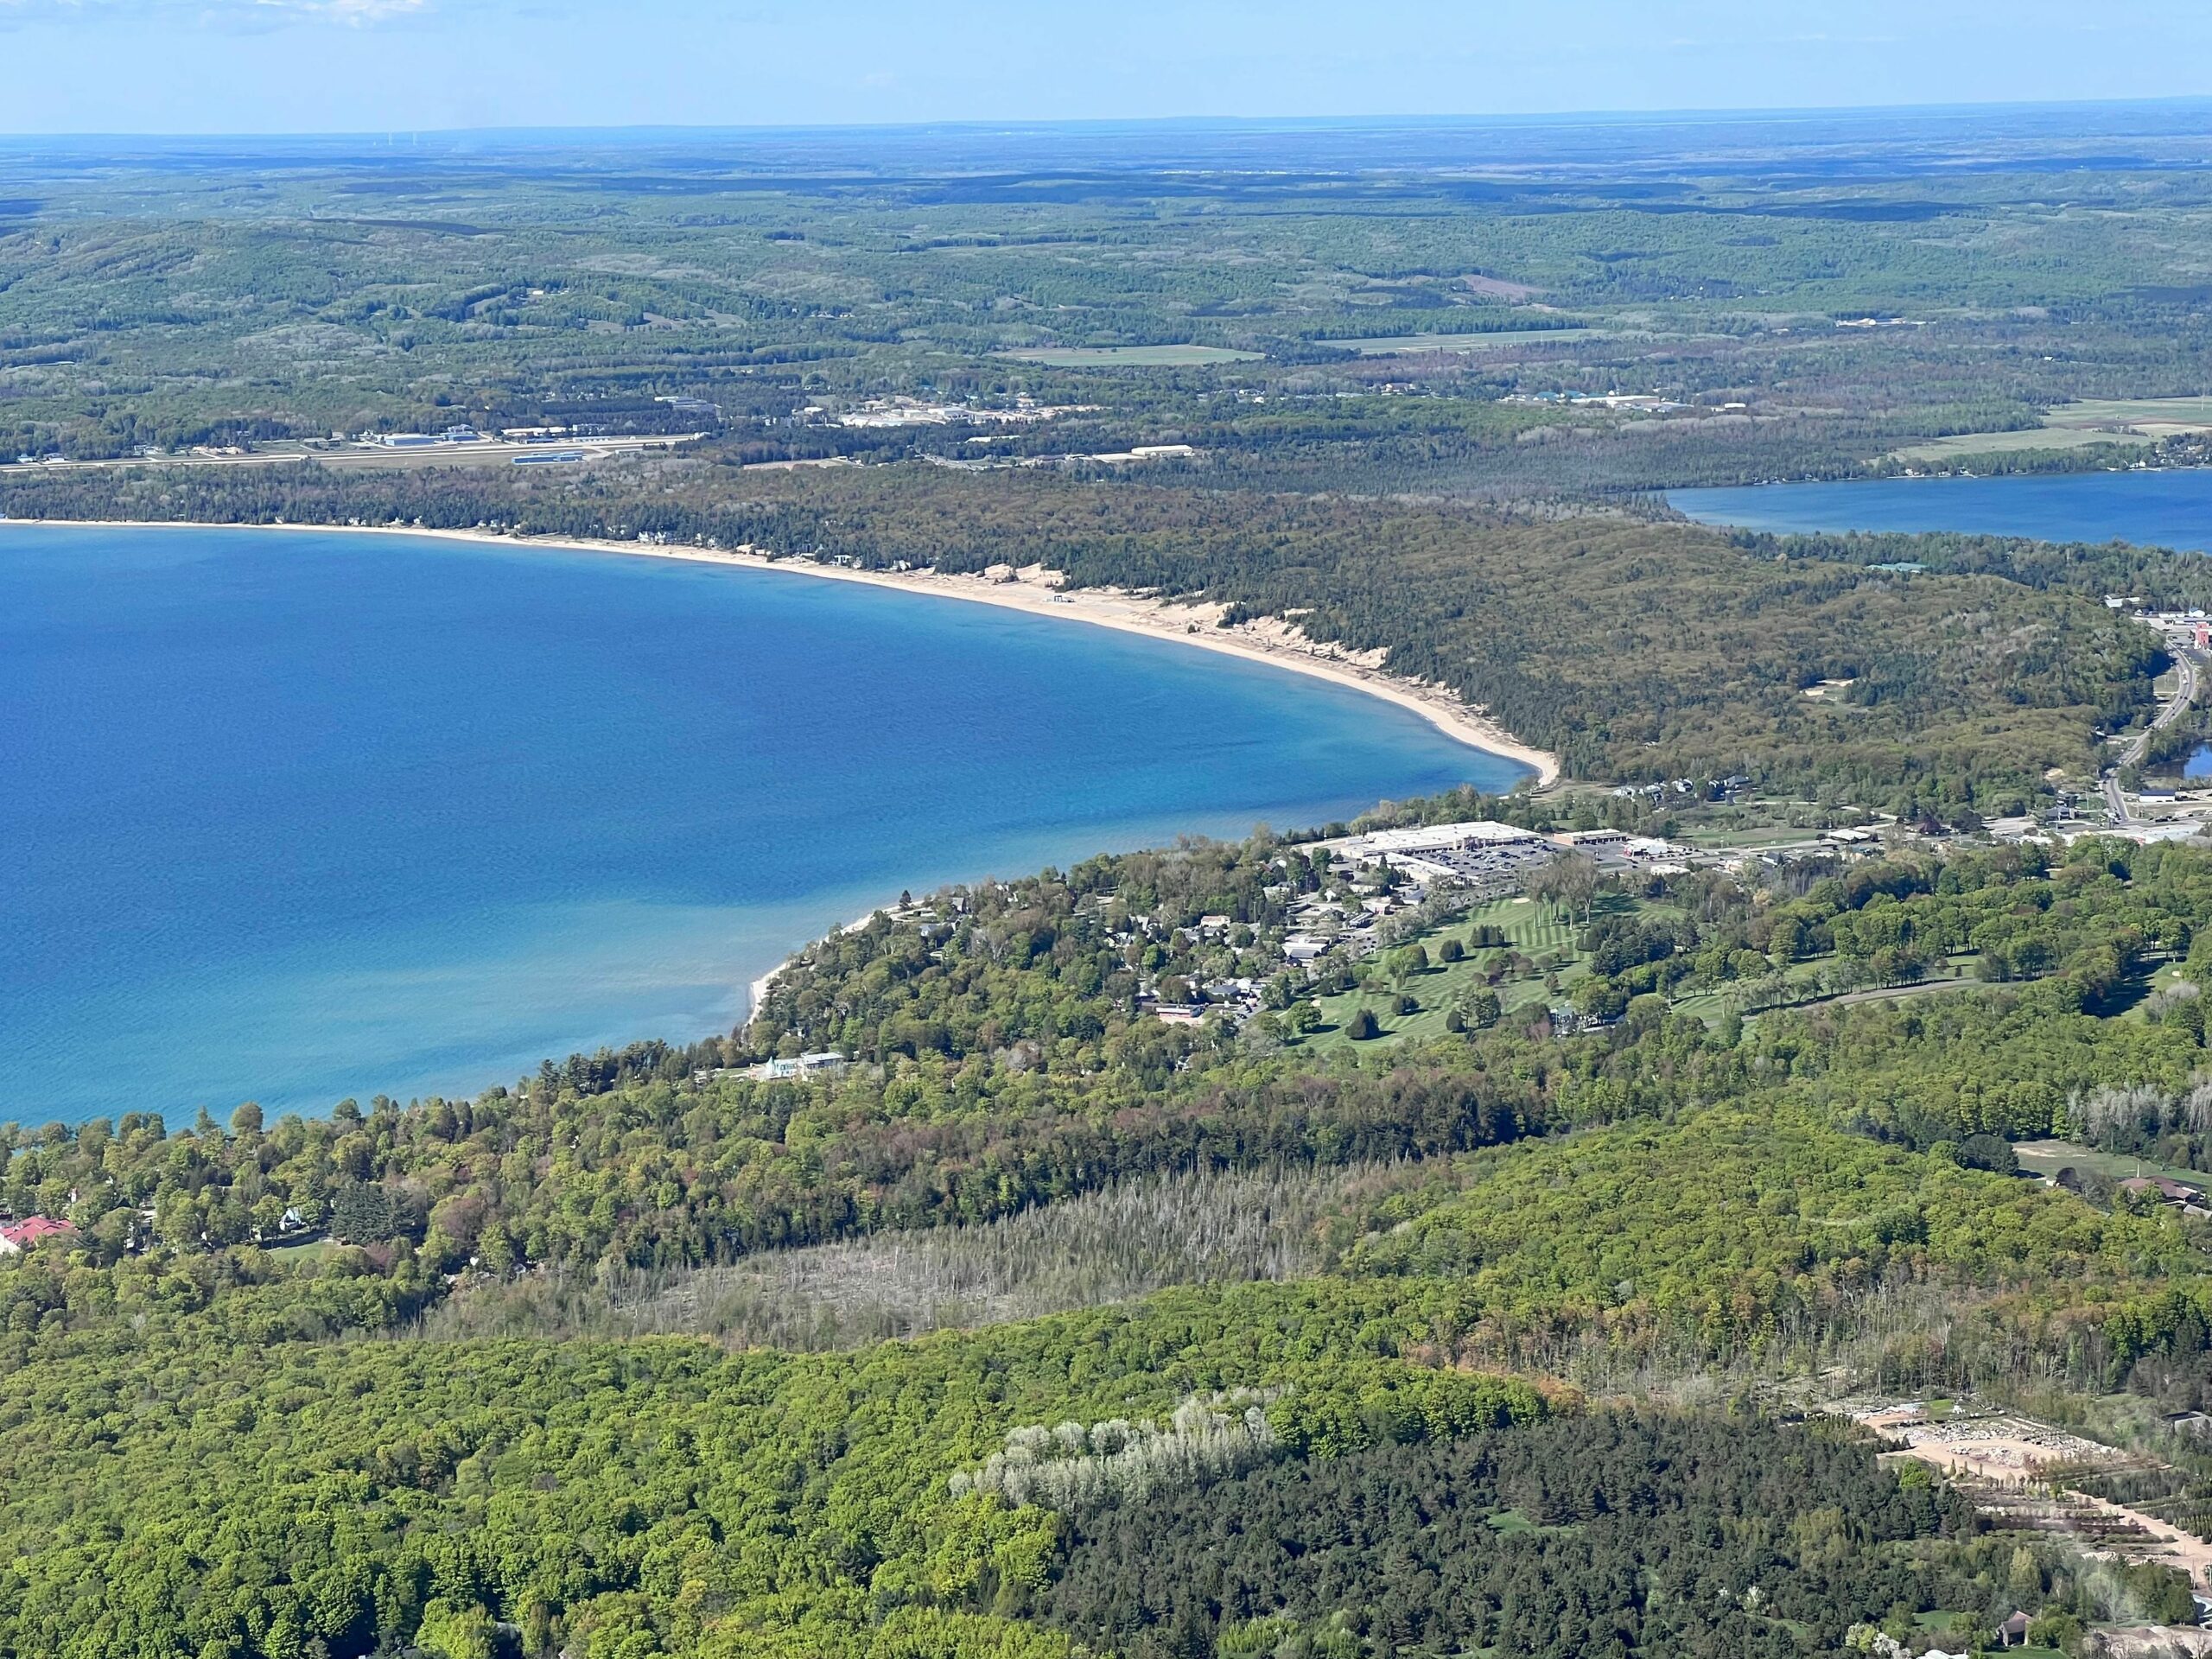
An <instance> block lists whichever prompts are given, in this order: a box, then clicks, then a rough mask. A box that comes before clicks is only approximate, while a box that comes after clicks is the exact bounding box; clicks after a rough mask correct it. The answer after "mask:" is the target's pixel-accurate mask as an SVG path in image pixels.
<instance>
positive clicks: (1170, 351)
mask: <svg viewBox="0 0 2212 1659" xmlns="http://www.w3.org/2000/svg"><path fill="white" fill-rule="evenodd" d="M1000 355H1001V357H1011V358H1014V359H1019V360H1020V361H1021V362H1024V363H1041V364H1043V365H1045V366H1046V368H1048V369H1179V368H1191V367H1194V366H1197V365H1201V364H1206V363H1257V362H1259V361H1260V360H1261V354H1260V353H1257V352H1237V351H1231V350H1230V348H1229V347H1228V346H1048V347H1045V348H1042V349H1040V350H1037V351H1032V352H1021V351H1014V352H1001V353H1000Z"/></svg>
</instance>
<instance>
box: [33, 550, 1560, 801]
mask: <svg viewBox="0 0 2212 1659" xmlns="http://www.w3.org/2000/svg"><path fill="white" fill-rule="evenodd" d="M0 523H7V524H29V525H35V526H37V527H39V528H41V529H67V528H70V527H73V526H74V527H79V528H83V529H87V530H97V529H108V530H261V531H289V532H295V533H296V532H301V531H305V532H308V533H310V534H315V533H326V532H327V533H333V534H338V535H346V536H411V537H430V538H433V539H439V540H444V541H455V542H474V543H480V544H481V545H484V546H488V547H507V548H550V549H554V550H562V551H569V552H577V553H619V554H621V555H623V556H626V557H629V558H651V559H672V560H676V561H677V562H679V563H687V564H717V565H726V566H728V567H731V568H733V569H741V570H768V571H776V572H779V573H781V574H783V575H794V576H811V577H814V578H817V579H818V580H824V581H829V582H858V583H860V584H861V585H862V586H864V587H870V588H889V589H891V590H893V591H894V592H898V593H907V594H934V595H936V596H937V597H938V598H939V599H955V600H961V601H965V602H967V603H969V604H976V605H995V606H998V607H1000V608H1001V609H1003V610H1011V611H1022V612H1025V613H1027V614H1029V615H1031V616H1045V617H1055V618H1058V619H1059V620H1062V621H1071V622H1084V623H1088V624H1090V626H1093V627H1101V628H1114V629H1116V630H1118V631H1119V632H1123V633H1135V634H1141V635H1143V636H1145V637H1147V638H1148V639H1164V640H1166V641H1168V642H1170V643H1171V644H1174V645H1190V646H1193V647H1195V648H1197V649H1198V650H1200V651H1212V652H1221V653H1222V654H1224V655H1225V656H1230V657H1241V658H1244V660H1246V661H1247V662H1255V663H1267V664H1272V665H1273V666H1274V667H1276V668H1281V669H1287V670H1288V671H1291V672H1292V673H1295V674H1304V675H1306V676H1308V677H1311V678H1313V679H1319V680H1327V681H1329V682H1331V683H1333V684H1336V685H1340V686H1344V687H1348V688H1349V689H1351V690H1355V691H1363V692H1365V693H1366V694H1367V695H1368V696H1371V697H1377V698H1380V699H1381V700H1382V701H1383V702H1389V703H1395V704H1396V705H1397V706H1398V707H1399V708H1401V709H1407V710H1408V711H1409V712H1411V713H1413V714H1416V715H1420V716H1421V718H1422V719H1423V720H1425V721H1427V722H1428V723H1429V724H1430V725H1431V726H1433V728H1436V729H1437V730H1438V731H1440V732H1441V733H1443V734H1445V735H1446V737H1449V738H1451V739H1452V740H1453V741H1456V742H1459V743H1464V744H1465V745H1466V746H1467V747H1469V748H1471V749H1479V750H1481V751H1482V752H1483V753H1485V754H1490V755H1495V756H1497V757H1498V758H1499V759H1501V760H1512V761H1516V762H1517V763H1518V764H1520V765H1522V766H1527V767H1529V769H1530V770H1531V771H1533V772H1535V774H1536V782H1535V786H1536V787H1537V788H1538V789H1548V788H1549V787H1551V785H1554V784H1555V783H1557V782H1558V781H1559V775H1560V768H1559V757H1558V756H1557V755H1554V754H1552V753H1549V752H1548V751H1547V750H1543V749H1539V748H1537V747H1535V746H1534V745H1532V744H1529V743H1524V742H1522V741H1521V740H1520V739H1519V738H1517V737H1516V736H1514V735H1513V734H1512V733H1510V732H1509V731H1507V730H1506V729H1505V728H1503V726H1501V725H1499V724H1498V723H1497V721H1493V720H1491V718H1490V717H1489V716H1488V715H1484V714H1483V713H1481V712H1480V711H1479V710H1477V709H1471V708H1469V707H1468V706H1467V705H1466V704H1465V703H1464V702H1461V701H1460V700H1459V698H1458V697H1457V696H1453V695H1452V693H1450V692H1448V691H1443V690H1437V689H1436V688H1434V687H1432V686H1428V685H1425V684H1423V683H1420V682H1418V681H1414V680H1406V679H1401V678H1399V677H1396V676H1395V675H1390V674H1385V673H1383V671H1381V670H1380V669H1379V668H1376V667H1372V666H1370V665H1368V664H1363V663H1359V662H1356V661H1353V660H1351V658H1346V657H1344V656H1343V655H1341V654H1331V652H1330V651H1329V648H1327V647H1325V646H1321V645H1311V646H1308V647H1305V648H1301V647H1298V646H1294V645H1287V644H1276V643H1271V642H1270V641H1268V639H1266V638H1265V637H1263V636H1262V635H1259V634H1256V633H1252V632H1235V633H1225V632H1224V630H1222V629H1220V628H1217V627H1216V626H1213V623H1214V620H1215V617H1216V616H1217V615H1218V611H1219V607H1211V611H1212V614H1211V615H1209V614H1207V613H1206V607H1192V606H1178V605H1173V604H1170V603H1169V602H1167V601H1163V600H1157V599H1151V598H1147V597H1145V596H1143V595H1141V594H1129V593H1125V592H1122V591H1121V590H1119V589H1113V588H1072V589H1068V590H1065V591H1063V590H1061V589H1059V588H1056V587H1049V586H1047V585H1046V583H1045V582H1044V581H1043V580H1042V579H1041V578H1038V579H1030V580H1014V581H1001V582H993V581H990V580H989V579H988V578H987V577H984V576H980V575H975V576H970V575H942V574H939V573H938V572H937V571H934V570H911V571H897V570H861V569H854V568H852V567H849V566H846V565H836V564H817V563H814V562H813V561H812V560H803V559H799V558H796V557H792V558H770V557H768V556H766V554H762V553H756V552H753V551H752V550H723V549H717V548H708V547H699V546H696V545H692V544H690V543H674V542H669V543H657V542H617V541H611V540H605V539H599V538H593V537H559V536H502V535H497V534H494V533H493V532H491V531H480V530H428V529H425V530H416V529H410V528H407V527H404V526H400V525H394V524H224V523H219V522H216V523H209V522H205V521H201V520H198V519H168V518H163V519H141V518H14V519H6V520H0ZM1029 568H1030V569H1037V567H1029ZM1046 574H1056V573H1046Z"/></svg>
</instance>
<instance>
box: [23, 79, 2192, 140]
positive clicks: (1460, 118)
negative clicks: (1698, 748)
mask: <svg viewBox="0 0 2212 1659" xmlns="http://www.w3.org/2000/svg"><path fill="white" fill-rule="evenodd" d="M2190 109H2207V110H2212V92H2182V93H2172V94H2166V95H2161V96H2158V97H2150V98H2126V99H2117V98H2116V99H1990V100H1984V101H1967V102H1962V103H1934V104H1931V103H1923V102H1907V103H1897V104H1804V105H1712V106H1706V107H1669V108H1651V109H1611V110H1565V109H1563V110H1545V111H1465V112H1459V113H1450V112H1425V113H1424V112H1383V111H1378V112H1374V113H1370V114H1363V115H1288V114H1279V115H1197V114H1192V115H1164V116H1159V115H1155V116H1083V117H1074V118H1038V117H1027V116H1002V117H992V116H980V117H962V118H939V119H934V120H905V121H801V122H775V123H759V124H714V123H673V122H672V123H639V122H628V123H621V124H609V125H605V126H590V125H585V126H578V125H547V126H480V127H390V128H327V129H312V130H300V129H290V128H275V127H271V128H265V129H253V128H246V129H229V130H215V129H212V128H211V129H207V130H118V129H92V128H85V129H67V130H59V129H57V130H44V131H0V144H5V145H9V146H19V147H30V146H37V145H46V144H60V145H83V144H98V143H267V142H269V141H271V140H285V141H291V142H303V141H312V142H318V143H345V142H348V141H352V142H358V143H374V144H377V145H378V146H382V145H385V144H386V143H396V142H397V140H398V139H400V138H402V137H404V138H406V139H408V140H409V141H410V142H412V143H420V142H421V141H423V140H424V139H431V140H438V141H442V142H448V143H450V142H455V141H466V140H479V141H484V140H497V139H502V138H505V139H509V140H536V141H546V140H554V139H569V140H574V139H577V138H587V137H595V138H601V139H618V138H655V137H691V138H700V137H786V136H791V135H794V134H802V133H817V134H829V133H897V132H933V133H947V134H955V133H975V134H979V135H981V134H988V133H994V132H1001V133H1003V132H1022V133H1036V134H1048V133H1056V132H1061V133H1071V134H1077V133H1109V132H1113V131H1117V130H1129V129H1146V130H1153V131H1189V132H1205V131H1231V130H1283V131H1329V130H1341V131H1358V130H1375V129H1388V128H1448V127H1461V126H1506V127H1524V128H1529V127H1546V126H1560V125H1567V124H1578V123H1594V124H1605V125H1623V126H1624V125H1634V124H1643V123H1664V124H1676V123H1682V122H1692V121H1703V122H1724V123H1731V124H1733V123H1739V122H1740V123H1745V124H1751V123H1756V122H1761V121H1765V122H1777V121H1787V120H1807V119H1815V118H1829V119H1834V118H1848V117H1854V116H1856V117H1872V116H1897V115H1919V116H1951V117H1971V116H1974V115H1988V114H2004V113H2013V114H2025V113H2037V112H2049V113H2063V112H2067V111H2082V112H2087V111H2114V112H2120V111H2143V112H2145V113H2149V112H2151V111H2161V110H2165V111H2183V110H2190ZM2208 136H2212V135H2208Z"/></svg>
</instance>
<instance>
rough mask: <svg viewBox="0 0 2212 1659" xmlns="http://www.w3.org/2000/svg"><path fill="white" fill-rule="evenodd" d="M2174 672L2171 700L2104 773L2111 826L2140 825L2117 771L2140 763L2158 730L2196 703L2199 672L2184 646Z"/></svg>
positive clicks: (2179, 652)
mask: <svg viewBox="0 0 2212 1659" xmlns="http://www.w3.org/2000/svg"><path fill="white" fill-rule="evenodd" d="M2174 672H2175V674H2176V676H2177V677H2178V678H2179V681H2180V683H2179V684H2178V685H2177V686H2176V687H2175V688H2174V695H2173V699H2172V701H2171V702H2168V703H2167V704H2166V706H2165V707H2164V708H2163V709H2159V710H2158V718H2157V719H2155V720H2153V721H2152V722H2151V723H2150V725H2148V726H2146V727H2145V728H2144V729H2143V730H2142V731H2141V732H2139V734H2137V735H2136V738H2135V741H2133V743H2130V744H2129V745H2128V746H2127V747H2126V748H2125V749H2123V750H2122V751H2121V752H2120V765H2119V766H2113V767H2111V768H2109V769H2108V770H2107V772H2105V775H2104V795H2105V809H2106V810H2107V811H2108V812H2110V813H2111V814H2112V821H2113V823H2114V824H2116V825H2119V826H2120V827H2121V828H2125V827H2126V826H2127V825H2129V824H2132V823H2140V822H2141V820H2140V819H2139V818H2137V817H2136V816H2135V814H2134V812H2133V810H2131V809H2130V808H2129V806H2128V804H2127V795H2126V791H2124V790H2122V789H2121V788H2120V770H2121V768H2122V767H2126V766H2133V765H2134V764H2135V763H2136V762H2137V761H2139V760H2141V759H2142V758H2143V754H2144V752H2145V750H2146V749H2148V748H2149V747H2151V739H2152V737H2153V736H2154V735H2155V734H2157V733H2158V730H2159V729H2160V728H2163V727H2167V726H2171V725H2172V724H2173V723H2174V721H2177V720H2179V719H2180V718H2181V717H2182V715H2183V714H2185V713H2187V712H2188V710H2189V707H2190V704H2191V703H2193V702H2196V685H2197V675H2198V672H2199V670H2198V664H2197V658H2196V652H2193V651H2190V649H2188V648H2187V647H2185V646H2184V647H2181V648H2178V649H2177V650H2176V651H2175V652H2174Z"/></svg>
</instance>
